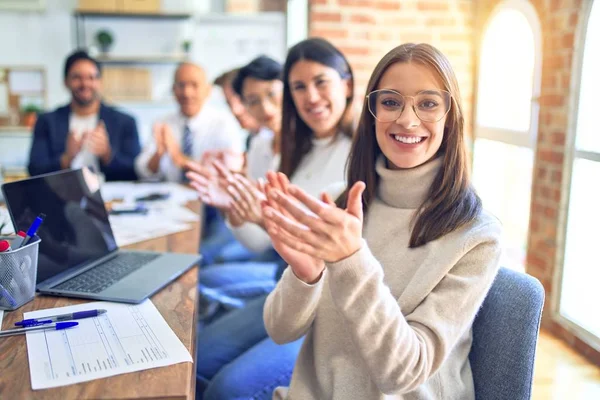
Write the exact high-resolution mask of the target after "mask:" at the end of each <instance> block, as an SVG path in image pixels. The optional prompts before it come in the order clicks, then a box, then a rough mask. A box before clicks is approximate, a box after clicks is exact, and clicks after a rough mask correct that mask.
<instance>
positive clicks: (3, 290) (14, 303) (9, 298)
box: [0, 284, 17, 307]
mask: <svg viewBox="0 0 600 400" xmlns="http://www.w3.org/2000/svg"><path fill="white" fill-rule="evenodd" d="M2 297H4V298H5V299H6V301H8V303H9V304H10V306H11V307H16V306H17V301H16V300H15V299H14V297H12V296H11V295H10V293H9V292H8V290H6V288H5V287H4V286H2V285H1V284H0V299H1V298H2Z"/></svg>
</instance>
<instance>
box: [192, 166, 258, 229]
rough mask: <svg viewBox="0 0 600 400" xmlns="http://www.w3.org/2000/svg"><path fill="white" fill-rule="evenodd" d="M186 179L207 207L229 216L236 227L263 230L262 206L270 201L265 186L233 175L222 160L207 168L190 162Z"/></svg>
mask: <svg viewBox="0 0 600 400" xmlns="http://www.w3.org/2000/svg"><path fill="white" fill-rule="evenodd" d="M186 167H187V169H188V172H187V173H186V177H187V178H188V179H189V180H190V185H191V186H192V187H193V188H194V189H196V192H197V193H198V198H199V199H200V200H202V202H203V203H205V204H208V205H210V206H213V207H216V208H218V209H219V210H221V211H222V212H224V213H225V214H226V215H227V219H228V220H229V222H230V223H231V224H232V225H233V226H240V225H242V224H243V223H245V222H250V223H254V224H258V225H260V226H263V217H262V210H261V205H260V204H261V202H262V201H265V200H266V196H265V192H264V190H265V182H264V180H262V179H259V180H258V181H257V182H252V181H251V180H250V179H248V178H247V177H246V176H245V175H244V174H242V173H239V172H232V171H231V170H230V169H229V168H227V166H226V165H225V164H223V163H222V162H221V161H220V160H212V161H211V162H210V163H209V165H208V166H207V165H206V164H205V165H202V164H199V163H196V162H188V163H187V164H186Z"/></svg>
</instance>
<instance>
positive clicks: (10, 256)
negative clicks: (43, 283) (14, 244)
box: [0, 236, 41, 310]
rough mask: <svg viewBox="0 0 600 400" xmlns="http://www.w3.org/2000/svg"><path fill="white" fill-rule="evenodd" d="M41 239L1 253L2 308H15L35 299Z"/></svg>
mask: <svg viewBox="0 0 600 400" xmlns="http://www.w3.org/2000/svg"><path fill="white" fill-rule="evenodd" d="M40 241H41V239H40V238H39V237H37V236H34V237H33V238H31V240H30V241H29V243H28V244H27V245H25V246H23V247H20V248H18V249H13V250H9V251H5V252H2V253H0V309H2V310H15V309H17V308H19V307H21V306H22V305H23V304H25V303H28V302H29V301H31V300H33V297H34V296H35V283H36V277H37V264H38V249H39V246H40Z"/></svg>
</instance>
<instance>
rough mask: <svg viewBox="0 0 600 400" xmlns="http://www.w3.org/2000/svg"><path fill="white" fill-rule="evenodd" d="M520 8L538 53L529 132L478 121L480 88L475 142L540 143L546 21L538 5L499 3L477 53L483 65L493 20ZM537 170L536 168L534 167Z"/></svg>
mask: <svg viewBox="0 0 600 400" xmlns="http://www.w3.org/2000/svg"><path fill="white" fill-rule="evenodd" d="M507 9H509V10H516V11H519V12H521V13H522V14H523V15H524V16H525V18H526V19H527V22H529V25H530V27H531V30H532V33H533V44H534V49H535V57H534V62H533V88H532V91H531V109H530V116H529V132H523V131H517V130H512V129H501V128H493V127H486V126H484V125H480V124H479V123H478V122H477V108H478V104H479V89H478V90H477V98H476V100H475V107H474V111H475V114H474V115H475V118H474V121H473V122H474V124H473V125H474V129H473V133H474V135H473V142H475V140H477V139H478V138H481V139H488V140H493V141H496V142H501V143H505V144H509V145H514V146H519V147H527V148H530V149H532V150H534V149H535V147H536V142H537V132H538V126H539V115H540V93H541V88H542V46H543V42H542V25H541V22H540V19H539V17H538V14H537V11H536V9H535V7H534V6H533V5H532V4H531V3H529V2H526V1H522V0H504V1H502V2H500V3H499V4H497V5H496V6H495V7H494V9H493V10H492V12H491V13H490V16H489V17H488V18H487V21H486V23H485V25H484V27H483V29H482V32H483V35H482V37H481V40H480V42H479V47H478V48H479V52H478V55H477V58H478V62H477V64H478V65H481V52H482V51H481V49H483V45H484V40H485V34H486V33H487V30H488V29H489V27H490V24H491V23H492V21H493V20H494V18H495V17H496V15H498V14H499V13H500V12H502V11H504V10H507ZM480 75H481V70H480V69H479V68H478V70H477V82H478V86H479V80H480ZM532 172H533V171H532Z"/></svg>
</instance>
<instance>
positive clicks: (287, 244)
mask: <svg viewBox="0 0 600 400" xmlns="http://www.w3.org/2000/svg"><path fill="white" fill-rule="evenodd" d="M267 180H268V183H267V186H266V193H267V201H266V202H264V203H263V215H264V222H265V227H266V229H267V232H268V233H269V236H270V237H271V240H272V241H273V246H274V247H275V250H277V252H278V253H279V254H280V255H281V257H283V259H284V260H285V261H286V262H287V263H288V264H289V265H290V267H291V268H292V270H293V272H294V274H295V275H296V276H297V277H298V278H299V279H301V280H302V281H304V282H306V283H314V282H316V281H318V280H319V278H320V276H321V274H322V272H323V270H324V268H325V262H329V263H333V262H337V261H341V260H343V259H345V258H347V257H349V256H351V255H352V254H354V253H356V252H357V251H358V250H360V247H361V244H362V227H363V206H362V193H363V191H364V190H365V184H364V183H363V182H356V183H355V184H354V185H353V186H352V188H351V189H350V190H349V192H348V201H347V207H346V208H345V209H341V208H338V207H337V206H336V204H335V202H334V201H333V199H332V198H331V197H330V196H329V195H328V194H326V193H323V194H322V195H321V198H320V199H317V198H315V197H313V196H310V195H309V194H307V193H306V192H305V191H304V190H302V189H300V188H299V187H297V186H295V185H292V184H290V183H289V180H288V179H287V177H286V176H285V175H284V174H281V173H271V172H270V173H269V174H268V175H267Z"/></svg>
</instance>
